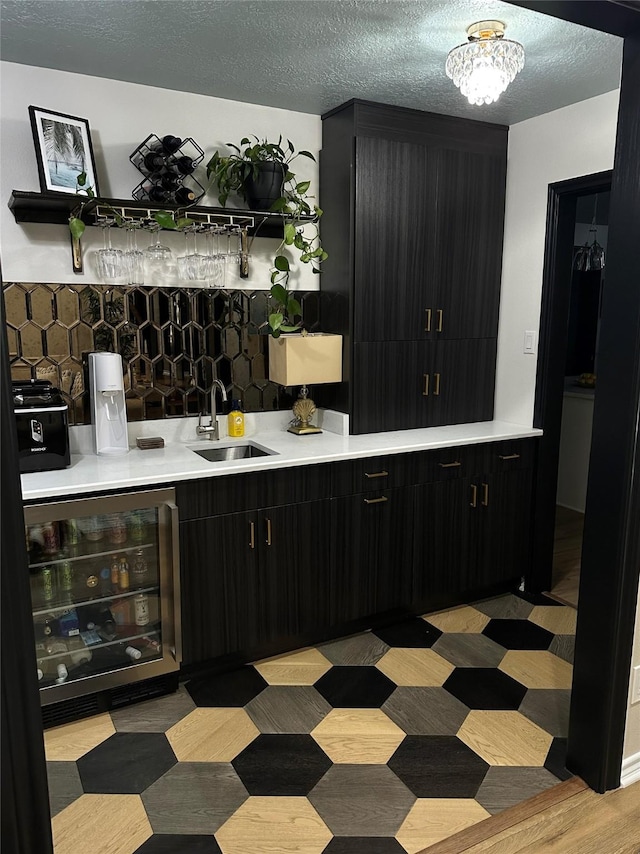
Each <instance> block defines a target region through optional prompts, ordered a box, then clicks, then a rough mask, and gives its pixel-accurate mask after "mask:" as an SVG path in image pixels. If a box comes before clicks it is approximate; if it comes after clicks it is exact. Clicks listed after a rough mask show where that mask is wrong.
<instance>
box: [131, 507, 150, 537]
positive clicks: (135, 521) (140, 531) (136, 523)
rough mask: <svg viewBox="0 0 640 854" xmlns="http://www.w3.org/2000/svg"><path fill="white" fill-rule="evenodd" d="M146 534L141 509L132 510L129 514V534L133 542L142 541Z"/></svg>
mask: <svg viewBox="0 0 640 854" xmlns="http://www.w3.org/2000/svg"><path fill="white" fill-rule="evenodd" d="M146 535H147V526H146V525H145V521H144V515H143V513H142V511H141V510H134V511H133V513H131V514H130V516H129V536H130V537H131V540H132V542H134V543H143V542H144V541H145V537H146Z"/></svg>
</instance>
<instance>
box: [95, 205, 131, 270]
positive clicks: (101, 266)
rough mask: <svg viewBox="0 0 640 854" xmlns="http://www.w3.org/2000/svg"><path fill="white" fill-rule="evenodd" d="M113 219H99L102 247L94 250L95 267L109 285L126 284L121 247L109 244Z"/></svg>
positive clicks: (124, 264)
mask: <svg viewBox="0 0 640 854" xmlns="http://www.w3.org/2000/svg"><path fill="white" fill-rule="evenodd" d="M114 223H115V219H109V218H105V219H103V220H100V228H101V229H102V243H103V247H102V249H98V250H97V252H96V267H97V269H98V275H99V276H100V278H101V279H102V280H103V281H104V282H106V283H107V284H109V285H123V284H126V279H127V268H126V263H125V260H124V252H123V251H122V249H114V248H113V246H112V245H111V226H112V225H113V224H114Z"/></svg>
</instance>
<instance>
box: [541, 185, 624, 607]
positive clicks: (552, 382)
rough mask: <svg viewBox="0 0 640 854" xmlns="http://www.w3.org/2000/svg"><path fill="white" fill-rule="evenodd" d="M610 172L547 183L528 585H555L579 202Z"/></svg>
mask: <svg viewBox="0 0 640 854" xmlns="http://www.w3.org/2000/svg"><path fill="white" fill-rule="evenodd" d="M611 177H612V171H611V170H608V171H606V172H596V173H594V174H593V175H585V176H583V177H581V178H570V179H569V180H566V181H557V182H556V183H553V184H549V193H548V201H547V226H546V237H545V251H544V271H543V277H542V304H541V314H540V335H539V348H538V365H537V373H536V395H535V403H534V410H533V426H534V427H539V428H540V429H542V430H543V431H544V433H543V435H542V436H541V437H540V440H539V447H538V466H537V471H536V478H535V489H534V513H533V549H532V558H531V572H530V574H529V575H528V576H527V577H526V578H525V584H526V589H527V590H530V591H531V592H536V593H540V592H542V591H544V590H551V587H552V574H553V548H554V531H555V511H556V488H557V482H558V461H559V456H560V430H561V423H562V405H563V393H564V372H565V360H566V353H567V331H568V329H567V328H568V324H569V308H570V299H571V266H572V263H573V236H574V231H575V214H576V201H577V199H578V197H579V196H587V195H591V194H592V193H601V192H605V191H607V190H610V189H611Z"/></svg>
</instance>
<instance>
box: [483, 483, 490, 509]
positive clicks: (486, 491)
mask: <svg viewBox="0 0 640 854" xmlns="http://www.w3.org/2000/svg"><path fill="white" fill-rule="evenodd" d="M481 504H482V506H483V507H488V506H489V484H488V483H483V484H482V501H481Z"/></svg>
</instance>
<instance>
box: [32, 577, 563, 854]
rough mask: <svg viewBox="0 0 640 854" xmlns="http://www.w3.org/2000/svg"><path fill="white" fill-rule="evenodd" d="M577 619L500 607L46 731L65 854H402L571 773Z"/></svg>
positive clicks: (550, 604)
mask: <svg viewBox="0 0 640 854" xmlns="http://www.w3.org/2000/svg"><path fill="white" fill-rule="evenodd" d="M575 616H576V612H575V610H574V609H572V608H569V607H566V606H564V605H561V604H559V603H557V602H554V601H552V600H550V599H547V598H545V597H542V596H537V597H530V596H527V594H519V595H517V596H516V595H506V596H501V597H499V598H496V599H491V600H485V601H482V602H478V603H476V604H474V606H462V607H459V608H454V609H452V610H449V611H443V612H439V613H437V614H431V615H428V616H427V617H423V618H422V619H414V620H410V621H408V622H405V623H402V624H400V625H395V626H392V627H389V628H385V629H380V630H377V631H375V632H366V633H364V634H360V635H355V636H352V637H349V638H345V639H342V640H338V641H333V642H331V643H327V644H322V645H319V646H318V647H315V648H307V649H304V650H301V651H298V652H295V653H291V654H288V655H284V656H280V657H277V658H273V659H268V660H266V661H262V662H258V663H256V664H255V665H252V666H246V667H243V668H241V669H239V670H236V671H234V672H232V673H229V674H225V675H222V676H216V677H207V678H201V679H194V680H191V681H190V682H187V683H186V684H185V685H184V686H182V687H181V688H180V690H179V691H178V692H177V693H176V694H173V695H171V696H167V697H162V698H160V699H157V700H152V701H148V702H146V703H141V704H138V705H136V706H130V707H127V708H125V709H120V710H118V711H115V712H112V713H111V714H102V715H98V716H96V717H93V718H87V719H85V720H83V721H79V722H77V723H72V724H67V725H64V726H60V727H57V728H55V729H50V730H47V731H46V732H45V744H46V751H47V759H48V773H49V786H50V797H51V808H52V816H53V831H54V842H55V852H56V854H77V852H79V851H84V850H87V851H91V852H92V854H217V852H223V854H263V853H264V854H266V852H270V854H285V852H296V854H323V853H324V854H393V852H396V854H402V852H409V854H414V852H418V851H421V850H422V849H424V848H427V847H428V846H429V845H432V844H434V843H436V842H438V841H440V840H442V839H446V838H448V837H449V836H451V835H452V834H454V833H456V832H458V831H460V830H462V829H464V828H466V827H470V826H472V825H474V824H476V823H477V822H480V821H482V820H483V819H485V818H487V817H488V816H490V815H492V814H495V813H498V812H500V811H502V810H504V809H506V808H508V807H511V806H513V805H514V804H516V803H519V802H520V801H523V800H525V799H527V798H529V797H531V796H532V795H535V794H537V793H539V792H541V791H544V790H545V789H548V788H550V787H552V786H554V785H555V784H557V783H558V781H559V780H564V779H567V778H568V777H570V776H571V775H570V774H569V773H568V772H567V771H566V769H565V768H564V755H565V747H566V735H567V726H568V716H569V695H570V686H571V674H572V667H571V661H572V657H573V641H574V632H575Z"/></svg>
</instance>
